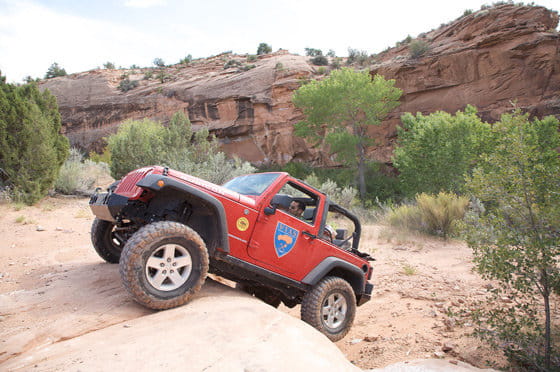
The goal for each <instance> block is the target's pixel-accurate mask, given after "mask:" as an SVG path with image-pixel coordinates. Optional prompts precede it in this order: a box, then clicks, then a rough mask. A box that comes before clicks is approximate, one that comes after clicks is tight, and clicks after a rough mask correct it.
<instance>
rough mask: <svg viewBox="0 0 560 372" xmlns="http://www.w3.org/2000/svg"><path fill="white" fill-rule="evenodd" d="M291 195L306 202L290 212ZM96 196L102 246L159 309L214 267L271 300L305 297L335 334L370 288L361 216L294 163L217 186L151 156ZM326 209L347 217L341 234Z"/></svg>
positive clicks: (313, 317)
mask: <svg viewBox="0 0 560 372" xmlns="http://www.w3.org/2000/svg"><path fill="white" fill-rule="evenodd" d="M292 201H299V202H301V203H300V205H304V206H305V211H304V213H303V214H302V215H301V216H300V217H296V216H294V215H292V214H290V213H289V212H288V207H289V205H290V203H291V202H292ZM89 204H90V207H91V210H92V211H93V213H94V214H95V216H96V218H95V220H94V222H93V225H92V228H91V239H92V243H93V246H94V248H95V250H96V251H97V253H98V254H99V256H101V258H103V259H104V260H105V261H107V262H110V263H119V271H120V275H121V278H122V281H123V283H124V286H125V288H126V289H127V290H128V292H129V293H130V294H131V295H132V297H133V298H134V299H135V300H136V301H137V302H139V303H141V304H142V305H145V306H147V307H149V308H152V309H168V308H172V307H175V306H180V305H183V304H185V303H186V302H187V301H189V299H190V298H191V297H192V296H193V295H194V294H195V293H196V292H197V291H198V290H199V289H200V288H201V287H202V284H203V283H204V281H205V279H206V276H207V274H208V273H214V274H217V275H219V276H222V277H224V278H227V279H230V280H233V281H235V282H237V283H238V287H240V288H241V289H243V290H244V291H246V292H248V293H250V294H252V295H254V296H255V297H258V298H260V299H261V300H263V301H265V302H266V303H268V304H270V305H272V306H275V307H277V306H279V305H280V303H281V302H283V303H284V304H285V305H286V306H288V307H294V306H296V305H297V304H301V318H302V319H303V320H304V321H305V322H307V323H309V324H311V325H312V326H313V327H315V328H317V329H318V330H319V331H321V332H322V333H324V334H325V335H326V336H327V337H328V338H329V339H331V340H333V341H337V340H340V339H341V338H343V337H344V336H345V335H346V334H347V333H348V331H349V329H350V327H351V325H352V322H353V320H354V316H355V313H356V307H357V306H360V305H362V304H363V303H365V302H367V301H368V300H369V299H370V297H371V292H372V289H373V285H372V284H370V283H369V282H368V281H369V279H370V278H371V275H372V267H371V266H370V264H369V262H368V261H371V260H373V259H372V258H371V257H370V256H369V255H368V254H366V253H362V252H360V251H359V250H358V245H359V242H360V233H361V225H360V222H359V220H358V219H357V218H356V217H355V216H354V215H353V214H352V213H350V212H349V211H347V210H346V209H344V208H342V207H340V206H339V205H337V204H335V203H333V202H332V201H331V200H329V198H328V197H327V196H326V195H325V194H323V193H322V192H320V191H318V190H316V189H314V188H313V187H311V186H309V185H307V184H305V183H304V182H302V181H300V180H298V179H296V178H293V177H291V176H290V175H289V174H287V173H282V172H276V173H258V174H249V175H245V176H240V177H236V178H234V179H232V180H231V181H229V182H227V183H225V184H224V185H223V186H218V185H215V184H213V183H210V182H207V181H204V180H202V179H199V178H196V177H193V176H190V175H188V174H184V173H181V172H178V171H175V170H172V169H168V168H164V167H159V166H152V167H146V168H141V169H137V170H135V171H132V172H130V173H128V174H127V175H126V176H124V177H123V178H122V179H121V180H120V181H118V182H115V183H114V184H113V185H111V186H110V187H109V188H108V189H107V192H105V193H98V192H97V193H95V194H93V195H92V197H91V200H90V202H89ZM327 219H328V222H329V223H332V224H336V225H337V226H340V227H344V228H341V229H338V230H337V232H336V236H334V237H333V236H331V235H330V234H329V235H327V234H326V232H325V231H326V229H327V230H328V231H332V230H333V229H332V228H330V227H329V228H327Z"/></svg>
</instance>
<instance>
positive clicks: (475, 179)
mask: <svg viewBox="0 0 560 372" xmlns="http://www.w3.org/2000/svg"><path fill="white" fill-rule="evenodd" d="M559 129H560V128H559V122H558V120H557V119H555V118H554V117H552V116H549V117H546V118H544V119H543V120H534V121H533V122H530V121H529V118H528V115H522V114H521V113H520V112H519V111H518V110H517V111H515V112H514V113H513V114H504V115H502V118H501V121H500V122H498V123H496V124H494V126H493V128H492V132H493V141H494V145H495V146H494V149H493V151H492V152H490V153H489V154H487V155H484V156H483V157H482V160H481V161H480V163H479V164H478V166H477V168H476V169H475V170H474V171H473V175H472V177H470V178H469V179H468V181H467V187H468V189H469V190H470V191H471V192H472V193H473V194H474V195H475V196H476V197H477V198H479V199H480V200H481V201H482V202H483V203H484V205H485V206H486V209H487V210H486V212H485V213H483V214H482V215H481V216H480V217H479V218H475V217H474V216H471V218H470V219H469V220H468V222H469V223H468V224H467V226H468V228H469V229H468V232H469V234H468V236H469V244H470V245H471V246H472V247H473V249H474V260H475V264H476V268H477V270H478V271H479V272H480V273H481V274H482V276H483V277H484V278H487V279H493V280H497V281H498V283H499V286H498V287H497V288H496V290H495V291H494V295H495V297H494V298H492V299H491V300H490V301H489V303H488V306H487V307H484V308H486V309H488V310H481V311H480V312H479V315H480V318H479V321H480V325H481V329H480V330H479V335H480V336H482V337H484V338H486V339H488V340H489V341H491V342H492V343H493V344H494V345H496V346H497V347H500V348H503V349H504V351H505V353H506V355H507V356H508V357H509V359H510V360H511V361H512V362H516V363H517V364H518V365H519V366H521V367H522V368H526V369H528V370H532V371H533V370H534V371H537V370H538V371H552V370H553V369H552V368H553V366H556V367H558V366H560V352H559V349H558V347H554V345H553V342H554V339H556V340H559V338H558V336H560V328H559V327H560V325H559V324H558V323H557V324H556V325H554V324H552V322H553V321H554V319H556V321H557V320H558V317H552V316H551V308H553V307H552V305H551V301H553V300H554V297H552V294H553V292H556V294H560V223H559V221H560V193H559V192H558V190H560V157H559V155H558V148H560V136H559V133H558V130H559ZM504 296H508V297H510V298H511V299H513V300H514V302H513V303H512V304H511V305H510V306H508V305H507V304H504V303H503V302H501V301H500V300H501V299H503V298H504ZM556 301H558V297H556ZM557 306H558V305H556V306H555V307H556V308H557ZM554 330H556V335H555V336H554V335H553V332H554Z"/></svg>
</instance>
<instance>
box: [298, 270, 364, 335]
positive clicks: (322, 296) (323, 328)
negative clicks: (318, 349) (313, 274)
mask: <svg viewBox="0 0 560 372" xmlns="http://www.w3.org/2000/svg"><path fill="white" fill-rule="evenodd" d="M355 315H356V296H355V295H354V290H353V289H352V287H351V286H350V284H348V282H347V281H346V280H344V279H341V278H338V277H335V276H328V277H326V278H323V279H322V280H321V281H320V282H319V283H317V284H316V285H315V286H314V287H313V288H312V289H311V290H310V291H309V292H307V293H306V294H305V295H304V296H303V301H302V302H301V319H302V320H303V321H305V322H306V323H309V324H310V325H312V326H313V327H315V328H316V329H318V330H319V331H320V332H321V333H323V334H324V335H325V336H327V337H328V338H329V339H330V340H331V341H338V340H340V339H342V338H343V337H344V336H346V334H347V333H348V331H349V330H350V327H351V326H352V323H353V322H354V316H355Z"/></svg>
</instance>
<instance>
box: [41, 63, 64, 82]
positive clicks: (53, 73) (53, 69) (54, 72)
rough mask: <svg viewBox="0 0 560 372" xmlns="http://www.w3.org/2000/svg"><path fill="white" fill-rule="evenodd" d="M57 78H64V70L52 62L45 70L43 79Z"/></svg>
mask: <svg viewBox="0 0 560 372" xmlns="http://www.w3.org/2000/svg"><path fill="white" fill-rule="evenodd" d="M57 76H66V70H65V69H64V68H62V67H60V66H59V65H58V63H56V62H54V63H53V64H52V65H51V66H50V67H49V69H48V70H47V73H46V74H45V79H51V78H54V77H57Z"/></svg>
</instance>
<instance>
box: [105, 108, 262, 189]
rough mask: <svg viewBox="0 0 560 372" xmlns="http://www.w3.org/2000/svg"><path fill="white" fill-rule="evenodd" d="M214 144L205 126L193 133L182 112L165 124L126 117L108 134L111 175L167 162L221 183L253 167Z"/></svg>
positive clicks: (168, 164) (115, 176)
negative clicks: (228, 156) (126, 119)
mask: <svg viewBox="0 0 560 372" xmlns="http://www.w3.org/2000/svg"><path fill="white" fill-rule="evenodd" d="M217 146H218V144H217V142H216V141H215V139H214V137H213V136H210V135H209V133H208V130H207V129H202V130H199V131H198V132H196V133H193V131H192V128H191V123H190V121H189V120H188V118H187V117H186V116H185V114H183V113H181V112H178V113H176V114H174V115H173V117H172V118H171V120H170V122H169V124H168V125H167V126H163V125H162V124H161V123H158V122H154V121H151V120H147V119H144V120H140V121H129V122H126V123H125V124H123V125H121V127H120V128H119V130H118V132H117V133H116V134H114V135H112V136H110V137H109V138H108V148H109V150H110V152H111V159H112V163H111V175H112V176H113V177H114V178H116V179H118V178H121V177H122V176H123V175H125V174H126V173H128V172H130V171H132V170H134V169H136V168H140V167H144V166H149V165H166V166H169V167H171V168H174V169H177V170H179V171H182V172H186V173H190V174H192V175H195V176H199V177H202V178H205V179H207V180H209V181H211V182H215V183H223V182H224V181H225V180H227V179H230V178H233V177H234V176H236V175H239V174H240V173H243V174H245V173H251V172H253V171H254V168H253V167H252V166H251V165H250V164H249V163H247V162H243V161H240V160H237V159H234V160H230V159H227V157H226V156H225V154H223V153H220V152H218V150H217Z"/></svg>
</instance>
